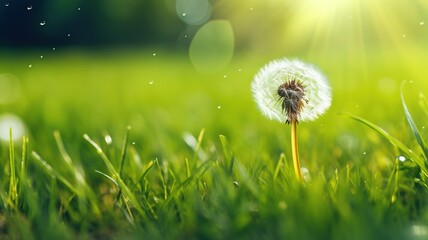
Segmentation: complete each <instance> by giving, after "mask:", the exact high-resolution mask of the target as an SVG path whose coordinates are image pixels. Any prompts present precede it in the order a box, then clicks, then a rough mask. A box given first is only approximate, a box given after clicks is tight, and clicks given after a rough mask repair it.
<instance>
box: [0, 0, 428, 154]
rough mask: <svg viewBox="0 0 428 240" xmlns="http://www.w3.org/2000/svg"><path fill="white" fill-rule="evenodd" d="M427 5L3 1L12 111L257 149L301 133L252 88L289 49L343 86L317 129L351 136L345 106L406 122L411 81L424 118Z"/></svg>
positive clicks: (68, 124) (39, 128) (54, 121)
mask: <svg viewBox="0 0 428 240" xmlns="http://www.w3.org/2000/svg"><path fill="white" fill-rule="evenodd" d="M427 13H428V3H427V2H425V1H422V0H421V1H387V0H379V1H369V0H344V1H328V0H319V1H315V0H302V1H288V0H266V1H257V0H245V1H244V0H242V1H240V0H235V1H229V0H217V1H208V0H198V1H196V0H176V1H174V0H126V1H110V0H109V1H100V0H94V1H83V0H64V1H52V0H51V1H47V0H44V1H34V2H32V1H25V2H23V1H17V0H9V1H5V0H2V2H1V5H0V74H1V75H0V76H1V77H0V84H1V87H0V96H1V97H0V111H1V112H2V113H12V114H15V115H17V116H19V117H20V118H21V119H22V121H23V124H24V126H26V129H27V130H28V132H29V133H30V134H31V135H33V137H34V138H36V139H37V138H47V139H49V138H50V137H51V136H50V132H51V131H53V130H54V129H60V130H61V131H64V132H69V135H70V137H71V136H74V135H75V134H77V136H75V137H79V138H80V134H81V133H82V132H93V133H94V134H102V133H103V131H110V132H117V133H118V134H122V133H123V131H124V129H125V126H126V125H128V124H130V125H133V126H134V127H135V128H136V129H138V131H141V132H144V131H149V132H151V131H154V130H156V129H158V128H159V132H161V133H162V134H166V136H165V138H164V137H159V139H163V140H162V141H176V137H181V134H182V133H183V132H186V131H189V132H192V133H195V132H198V131H199V130H200V129H201V128H204V127H208V128H212V129H213V130H212V131H207V133H208V134H212V136H214V137H216V136H217V135H218V134H230V135H232V136H234V135H235V136H236V138H241V137H242V138H243V139H244V140H243V141H244V143H245V141H248V142H247V143H245V144H247V146H248V144H257V141H258V138H259V137H260V134H261V133H262V132H263V131H265V130H266V129H269V131H271V132H272V134H274V135H277V136H279V137H280V138H284V139H287V137H285V136H284V137H283V136H282V133H281V132H277V129H278V123H273V122H270V121H268V120H267V119H264V118H263V117H262V116H260V114H259V112H258V111H257V109H256V106H255V104H254V103H253V101H252V98H251V92H250V88H249V85H250V82H251V80H252V78H253V76H254V75H255V73H256V72H257V71H258V70H259V69H260V68H261V67H262V66H263V65H264V64H266V63H267V62H268V61H270V60H273V59H276V58H282V57H289V58H300V59H303V60H305V61H309V62H312V63H314V64H315V65H317V66H319V68H320V69H322V71H323V72H324V73H325V74H326V75H327V77H328V79H329V81H330V83H331V85H332V92H333V105H332V108H331V110H329V111H328V112H327V114H326V116H324V117H323V118H322V119H321V120H320V121H317V122H314V123H308V125H309V126H320V125H322V126H326V125H328V126H327V127H326V131H329V132H330V134H329V135H330V137H331V138H336V139H340V136H339V135H340V134H343V132H347V131H349V126H348V125H349V123H347V121H344V120H343V118H341V117H339V116H337V114H336V113H337V112H340V111H349V112H353V113H356V114H360V115H362V116H364V117H366V118H367V119H370V120H372V121H374V122H377V123H379V124H380V125H381V126H384V127H386V128H387V129H396V128H397V126H399V127H400V128H401V126H403V125H404V121H403V115H402V110H401V106H400V101H399V86H400V84H401V82H402V81H404V80H406V81H411V82H413V84H412V85H407V86H406V88H405V91H404V92H405V96H406V99H408V101H409V106H410V107H411V109H415V115H416V117H418V116H419V117H422V116H423V115H422V113H420V111H416V110H418V109H416V108H415V106H416V105H417V104H418V96H419V93H420V92H422V93H424V92H426V90H427V88H428V85H427V84H426V76H427V75H428V68H427V67H426V63H427V60H428V55H427V54H426V53H427V51H428V46H427V44H426V43H427V42H428V41H427V40H428V22H426V21H428V19H427V16H428V15H427ZM418 114H419V115H418ZM416 119H417V121H418V123H420V122H421V121H422V120H423V119H420V118H416ZM419 119H420V120H419ZM344 122H345V123H344ZM342 124H344V125H346V126H342V128H341V127H340V126H341V125H342ZM350 124H352V123H350ZM421 124H423V123H421ZM351 126H353V127H355V125H351ZM265 128H266V129H265ZM311 129H312V128H311V127H308V128H307V130H305V129H302V134H303V137H302V138H303V140H302V142H304V140H305V137H304V136H305V131H306V134H307V135H308V134H309V133H310V132H311V131H312V130H311ZM243 134H244V135H243ZM245 134H246V135H245ZM171 136H173V137H171ZM308 136H309V135H308ZM363 136H364V134H363ZM165 139H170V140H165ZM174 139H175V140H174ZM284 141H287V140H284ZM244 143H243V145H245V144H244ZM303 144H305V143H303ZM308 144H309V143H308ZM158 145H159V146H157V147H158V148H162V146H165V145H168V144H164V143H162V144H161V143H159V144H158ZM150 149H156V147H154V148H150ZM158 150H159V151H160V152H162V151H161V150H162V149H158ZM153 151H154V152H155V151H156V150H153Z"/></svg>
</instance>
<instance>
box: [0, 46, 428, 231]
mask: <svg viewBox="0 0 428 240" xmlns="http://www.w3.org/2000/svg"><path fill="white" fill-rule="evenodd" d="M412 54H413V56H414V58H416V59H419V60H420V61H417V60H414V59H412V61H413V62H412V63H409V65H400V63H399V62H398V63H396V62H392V61H388V59H389V58H388V57H387V56H381V57H379V55H376V54H374V55H373V56H372V57H370V58H369V59H370V60H369V62H368V63H367V65H363V64H358V63H357V62H355V64H353V65H347V63H346V62H345V63H344V62H343V61H342V60H341V58H340V56H330V59H329V61H323V60H322V59H321V57H322V56H321V57H320V58H319V59H317V58H315V57H314V58H308V60H310V61H312V62H314V63H316V64H317V65H319V66H320V67H321V68H322V69H323V71H324V72H325V73H326V74H327V75H328V76H329V79H330V82H331V85H332V90H333V105H332V107H331V109H330V110H329V111H328V112H327V114H326V115H325V116H323V117H321V118H320V119H319V120H317V121H315V122H311V123H301V124H300V125H301V126H299V128H300V129H299V134H300V135H299V144H300V155H301V160H302V165H303V166H304V167H306V168H307V169H308V170H309V172H310V176H311V181H310V182H308V183H306V184H305V185H301V184H299V183H297V182H296V181H295V177H294V173H293V169H292V163H291V152H290V149H289V145H290V142H289V141H290V140H289V135H290V129H289V127H288V126H287V125H283V124H279V123H276V122H272V121H269V120H267V119H265V118H263V117H262V116H261V114H260V113H259V112H258V110H257V109H256V107H255V104H254V103H253V100H252V98H251V92H250V87H249V84H250V82H251V80H252V77H253V76H254V74H255V73H256V72H257V71H258V69H259V68H260V67H261V66H262V65H263V64H265V63H266V62H267V61H268V60H269V59H271V57H269V56H266V57H265V58H264V59H258V58H253V57H251V56H246V57H237V58H236V59H235V60H234V61H233V62H232V63H231V64H230V66H229V67H228V69H225V70H224V71H222V72H219V73H215V74H202V73H198V72H196V71H195V70H194V69H193V68H192V66H191V64H190V63H189V62H188V60H187V58H186V57H185V56H182V55H179V54H177V55H174V54H168V53H167V52H162V51H157V54H156V57H153V56H152V52H145V51H141V52H138V51H137V52H133V53H125V54H120V53H108V54H106V53H84V52H76V51H70V52H57V53H52V54H51V55H48V54H45V56H44V58H43V60H40V59H38V60H34V59H37V54H32V53H28V54H26V55H22V56H15V55H13V54H9V55H7V54H6V55H3V56H2V57H1V58H0V73H5V72H8V73H11V74H14V75H15V76H16V77H17V79H19V80H20V84H21V90H22V94H21V97H20V99H19V100H18V101H16V102H14V103H11V104H8V105H0V113H6V112H9V113H14V114H16V115H18V116H19V117H21V119H22V120H23V121H24V122H25V124H26V126H27V135H28V138H24V139H23V140H20V141H16V142H13V143H12V142H9V141H5V142H2V143H1V147H0V162H1V163H2V166H3V169H4V170H3V171H0V237H2V238H3V237H4V238H22V239H40V238H44V239H46V238H49V239H53V238H58V237H62V238H69V239H75V238H81V239H85V238H87V239H93V238H102V239H105V238H136V239H141V238H142V237H143V238H146V239H184V238H187V239H424V238H426V237H427V231H428V229H427V227H428V226H427V225H426V222H428V208H427V206H428V205H427V201H428V200H427V199H428V194H427V188H426V187H425V186H426V178H423V177H422V176H423V174H421V173H422V172H423V171H421V169H422V170H423V169H425V168H426V166H424V165H421V164H423V163H424V161H425V163H426V159H425V157H424V155H423V151H422V150H421V149H420V148H419V146H423V144H424V143H423V141H422V139H426V136H427V130H426V129H425V126H424V125H423V123H424V122H425V121H426V119H427V118H428V116H427V115H426V114H425V111H426V107H423V106H426V102H425V105H423V104H422V107H420V106H419V104H418V101H419V92H422V93H426V90H428V85H426V84H425V83H424V77H425V76H426V73H427V70H425V69H424V67H423V65H422V64H421V62H423V60H424V56H423V55H422V53H419V52H417V51H415V52H413V53H412ZM33 55H34V56H33ZM29 64H32V67H31V68H29V67H28V65H29ZM368 66H369V67H368ZM409 66H410V67H409ZM359 69H365V72H364V73H361V72H360V71H358V70H359ZM381 79H390V80H383V83H385V81H386V83H388V84H390V85H389V86H392V87H391V88H389V91H386V90H385V88H384V85H379V82H382V81H380V80H381ZM403 79H408V80H410V79H411V80H413V84H408V85H406V86H405V87H404V89H403V94H404V98H405V100H406V103H407V107H406V112H405V111H404V110H403V105H402V102H401V100H400V91H399V90H400V87H399V86H400V83H401V81H402V80H403ZM391 84H392V85H391ZM394 84H395V85H394ZM379 86H381V87H379ZM422 103H424V102H423V101H422ZM339 112H350V113H353V114H356V115H358V116H361V117H362V118H357V117H354V118H356V119H357V120H361V121H362V122H363V123H364V124H360V123H358V122H356V121H354V120H352V119H351V118H349V117H344V116H341V115H339V114H337V113H339ZM410 112H411V114H410ZM409 115H410V116H411V118H410V119H411V121H410V120H409ZM368 121H370V122H373V123H375V124H376V125H378V126H379V127H380V128H382V129H384V131H385V133H384V134H383V135H382V131H381V130H382V129H380V128H379V127H377V126H372V128H374V129H375V130H376V131H378V132H381V134H379V133H377V132H376V131H374V130H373V129H370V128H368V127H366V126H365V124H367V125H370V123H369V122H368ZM412 122H413V124H414V126H418V128H417V129H415V128H411V127H410V126H413V124H412ZM409 123H410V126H409ZM128 126H129V127H128ZM416 130H417V131H416ZM12 134H13V132H12ZM415 134H416V135H415ZM415 136H416V137H415ZM385 137H386V138H385ZM392 137H394V139H393V141H391V139H392ZM110 139H111V141H110ZM395 140H396V141H399V142H400V144H402V145H400V144H398V145H397V144H392V145H391V144H390V143H389V142H392V143H397V142H394V141H395ZM409 149H412V150H413V151H412V152H411V153H409V152H408V151H409ZM401 155H403V156H405V157H406V158H407V160H406V161H404V162H402V161H400V160H399V156H401ZM421 175H422V176H421ZM424 184H425V185H424Z"/></svg>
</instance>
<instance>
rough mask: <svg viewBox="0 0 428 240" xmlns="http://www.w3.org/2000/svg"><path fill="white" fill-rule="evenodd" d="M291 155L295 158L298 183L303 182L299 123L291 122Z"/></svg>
mask: <svg viewBox="0 0 428 240" xmlns="http://www.w3.org/2000/svg"><path fill="white" fill-rule="evenodd" d="M291 153H292V156H293V166H294V172H295V173H296V178H297V180H298V181H302V172H301V171H300V159H299V147H298V144H297V121H296V120H295V119H293V120H292V121H291Z"/></svg>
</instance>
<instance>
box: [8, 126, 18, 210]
mask: <svg viewBox="0 0 428 240" xmlns="http://www.w3.org/2000/svg"><path fill="white" fill-rule="evenodd" d="M9 140H10V141H9V170H10V181H9V201H10V202H11V203H12V204H13V205H15V206H16V203H17V202H18V191H17V179H16V168H15V148H14V146H13V136H12V128H9Z"/></svg>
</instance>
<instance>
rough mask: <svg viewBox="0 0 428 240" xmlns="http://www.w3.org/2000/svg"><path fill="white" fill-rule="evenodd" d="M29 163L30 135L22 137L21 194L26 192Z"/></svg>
mask: <svg viewBox="0 0 428 240" xmlns="http://www.w3.org/2000/svg"><path fill="white" fill-rule="evenodd" d="M27 163H28V137H27V136H24V137H23V138H22V157H21V172H20V175H19V194H20V195H22V194H23V193H24V189H25V186H26V183H27V165H28V164H27Z"/></svg>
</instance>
